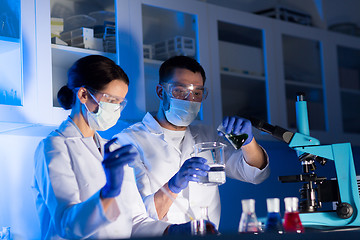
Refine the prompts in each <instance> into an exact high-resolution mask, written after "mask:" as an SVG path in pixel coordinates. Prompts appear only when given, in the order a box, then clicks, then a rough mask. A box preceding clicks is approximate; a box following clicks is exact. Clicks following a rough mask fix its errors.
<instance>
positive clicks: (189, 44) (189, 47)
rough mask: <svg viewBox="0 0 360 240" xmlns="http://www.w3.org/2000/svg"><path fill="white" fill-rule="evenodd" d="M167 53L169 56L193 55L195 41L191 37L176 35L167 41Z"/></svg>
mask: <svg viewBox="0 0 360 240" xmlns="http://www.w3.org/2000/svg"><path fill="white" fill-rule="evenodd" d="M167 48H168V54H169V55H170V56H169V57H171V56H176V55H184V56H189V57H193V56H195V41H194V39H193V38H189V37H183V36H176V37H174V38H172V39H169V40H168V42H167Z"/></svg>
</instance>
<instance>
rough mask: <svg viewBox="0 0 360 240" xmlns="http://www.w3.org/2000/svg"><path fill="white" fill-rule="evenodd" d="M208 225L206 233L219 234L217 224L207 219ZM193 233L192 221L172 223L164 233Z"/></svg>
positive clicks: (206, 223)
mask: <svg viewBox="0 0 360 240" xmlns="http://www.w3.org/2000/svg"><path fill="white" fill-rule="evenodd" d="M205 225H206V235H210V234H216V235H217V234H219V231H218V230H216V227H215V225H214V224H213V223H212V222H210V221H207V220H206V221H205ZM179 234H182V235H191V222H187V223H183V224H172V225H170V226H169V227H168V228H167V230H165V232H164V235H179Z"/></svg>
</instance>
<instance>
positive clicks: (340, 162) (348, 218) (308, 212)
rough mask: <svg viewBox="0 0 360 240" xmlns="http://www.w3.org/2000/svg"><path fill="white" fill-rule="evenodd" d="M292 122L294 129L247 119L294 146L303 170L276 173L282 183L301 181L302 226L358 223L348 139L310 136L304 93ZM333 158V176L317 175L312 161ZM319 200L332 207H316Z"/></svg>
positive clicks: (356, 190) (359, 198) (359, 206)
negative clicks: (323, 141) (324, 139)
mask: <svg viewBox="0 0 360 240" xmlns="http://www.w3.org/2000/svg"><path fill="white" fill-rule="evenodd" d="M295 107H296V123H297V129H298V132H291V131H289V130H286V129H284V128H281V127H278V126H273V125H270V124H269V123H266V122H264V121H261V120H258V119H251V122H252V125H253V126H254V127H255V128H257V129H259V130H261V131H264V132H266V133H269V134H271V135H272V136H273V137H275V138H277V139H279V140H281V141H283V142H285V143H287V144H288V146H289V147H290V148H292V149H294V150H295V151H296V153H297V156H298V158H299V162H300V163H301V165H302V169H303V173H302V174H299V175H292V176H280V177H279V180H280V181H281V182H283V183H289V182H301V183H303V185H302V188H301V189H300V201H299V212H300V219H301V221H302V224H303V225H304V226H305V227H321V226H324V227H340V226H360V213H359V211H360V196H359V188H358V184H357V179H356V173H355V166H354V161H353V155H352V150H351V145H350V143H337V144H331V145H321V144H320V141H319V140H318V139H316V138H313V137H311V136H310V131H309V123H308V114H307V103H306V101H305V100H304V94H303V93H299V94H298V95H297V101H296V103H295ZM327 161H334V163H335V170H336V179H335V180H331V179H327V178H326V177H318V176H317V175H316V173H315V163H316V162H317V163H319V164H320V165H325V164H326V163H327ZM323 202H335V203H336V210H333V211H320V210H319V209H321V207H322V203H323Z"/></svg>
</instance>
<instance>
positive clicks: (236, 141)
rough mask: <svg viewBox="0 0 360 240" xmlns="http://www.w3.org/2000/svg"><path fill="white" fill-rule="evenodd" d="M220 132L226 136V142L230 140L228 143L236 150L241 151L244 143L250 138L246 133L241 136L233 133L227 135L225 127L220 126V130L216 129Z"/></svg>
mask: <svg viewBox="0 0 360 240" xmlns="http://www.w3.org/2000/svg"><path fill="white" fill-rule="evenodd" d="M216 130H217V131H218V132H221V133H222V134H224V136H225V138H226V140H228V142H229V143H230V144H231V145H232V146H233V147H234V148H235V149H240V148H241V146H242V145H243V144H244V142H245V141H246V139H247V138H248V137H249V136H248V135H247V134H246V133H244V134H239V135H235V134H232V133H226V129H225V127H224V126H223V125H222V124H220V125H219V126H218V128H217V129H216Z"/></svg>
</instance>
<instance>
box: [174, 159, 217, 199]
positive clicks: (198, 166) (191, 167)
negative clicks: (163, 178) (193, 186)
mask: <svg viewBox="0 0 360 240" xmlns="http://www.w3.org/2000/svg"><path fill="white" fill-rule="evenodd" d="M206 162H207V160H206V159H205V158H202V157H192V158H189V159H188V160H186V161H185V162H184V164H183V165H182V166H181V168H180V170H179V171H178V172H177V173H176V174H175V175H174V176H173V177H172V178H171V179H170V180H169V182H168V186H169V189H170V191H172V192H173V193H179V192H180V191H181V190H183V189H184V188H186V187H187V186H188V184H189V181H194V182H198V181H199V178H198V177H197V176H202V177H205V176H206V174H207V172H206V171H209V170H210V167H209V166H208V165H206V164H205V163H206Z"/></svg>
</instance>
